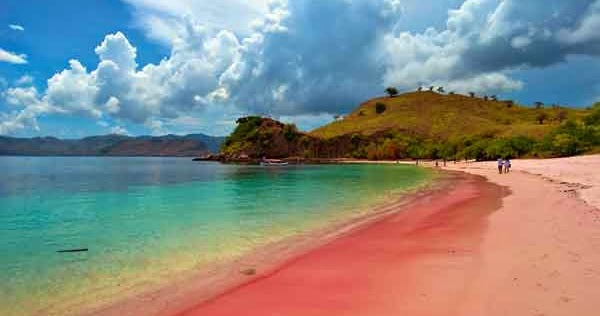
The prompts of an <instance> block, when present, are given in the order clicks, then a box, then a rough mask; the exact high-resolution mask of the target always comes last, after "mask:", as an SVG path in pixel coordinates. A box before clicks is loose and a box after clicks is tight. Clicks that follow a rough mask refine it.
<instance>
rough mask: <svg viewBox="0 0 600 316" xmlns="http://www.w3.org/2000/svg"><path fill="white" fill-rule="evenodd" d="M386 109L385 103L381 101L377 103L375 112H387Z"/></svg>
mask: <svg viewBox="0 0 600 316" xmlns="http://www.w3.org/2000/svg"><path fill="white" fill-rule="evenodd" d="M385 110H386V106H385V104H383V103H380V102H377V103H375V113H377V114H381V113H383V112H385Z"/></svg>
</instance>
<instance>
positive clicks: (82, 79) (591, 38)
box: [2, 0, 600, 134]
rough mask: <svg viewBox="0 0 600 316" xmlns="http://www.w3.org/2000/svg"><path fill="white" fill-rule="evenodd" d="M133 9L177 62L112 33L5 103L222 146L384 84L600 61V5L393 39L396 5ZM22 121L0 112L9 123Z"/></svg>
mask: <svg viewBox="0 0 600 316" xmlns="http://www.w3.org/2000/svg"><path fill="white" fill-rule="evenodd" d="M129 2H130V3H131V4H132V5H133V6H134V7H135V8H136V16H137V18H138V20H137V23H139V24H140V25H141V26H142V27H144V30H146V32H147V35H148V36H149V37H150V38H154V39H157V40H159V41H160V42H161V43H163V44H165V45H168V46H169V47H170V49H171V51H170V54H169V56H167V57H166V58H164V59H162V60H161V61H160V62H158V63H155V64H147V65H138V61H137V55H138V51H137V49H136V48H135V46H134V45H133V44H132V43H130V41H129V40H128V39H127V37H126V36H125V34H123V33H121V32H116V33H114V34H108V35H106V37H105V38H104V39H103V40H102V42H101V43H100V44H99V45H98V46H97V47H96V48H95V52H96V54H97V55H98V59H99V62H98V63H97V64H96V65H88V66H90V67H89V68H86V67H84V65H82V64H81V62H79V61H78V60H76V59H74V60H71V61H70V62H69V67H68V68H67V69H64V70H62V71H60V72H58V73H56V74H55V75H54V76H52V77H51V78H50V79H49V80H48V81H47V88H46V89H45V91H40V92H39V93H38V92H37V90H36V91H35V93H32V91H25V90H23V91H16V90H15V91H12V92H11V93H4V97H5V98H6V99H7V100H8V98H12V99H11V100H12V101H11V102H10V103H11V104H12V103H15V104H20V106H22V107H23V110H22V112H23V115H24V116H26V115H25V113H30V114H29V115H30V116H32V115H33V118H34V119H35V115H43V114H48V113H64V114H72V115H85V116H88V117H92V118H95V119H97V120H107V121H111V122H112V121H113V120H114V121H117V122H120V125H123V124H124V123H133V124H139V125H143V126H145V127H146V128H147V129H149V130H151V131H153V132H154V133H158V132H166V131H173V130H177V131H181V130H182V129H186V130H193V131H197V130H198V131H199V130H201V131H208V132H213V133H215V134H224V133H227V132H228V131H229V130H230V129H231V127H232V126H233V123H232V122H233V121H235V117H236V116H238V115H246V114H270V115H273V116H274V117H280V118H282V119H286V120H297V121H298V122H308V121H311V120H317V121H321V120H322V121H325V120H328V119H329V118H330V117H332V116H333V114H334V113H344V112H347V111H349V110H351V109H353V108H354V107H355V106H356V104H357V103H358V102H360V101H362V100H364V99H365V98H368V97H371V96H373V95H376V94H379V93H381V91H382V90H383V88H384V87H385V86H388V85H394V86H398V87H399V88H401V89H410V90H412V89H414V88H416V86H418V85H430V84H433V85H443V86H445V87H446V90H448V91H450V90H455V91H457V92H468V91H474V92H477V93H487V94H500V93H503V92H510V91H515V90H519V89H521V88H522V87H523V83H522V82H520V81H519V80H516V79H514V78H513V73H514V70H516V69H521V68H526V67H546V66H548V65H553V64H556V63H560V62H562V61H564V60H565V59H566V57H568V56H570V55H575V54H578V55H589V56H599V55H600V39H599V38H598V36H597V34H596V33H594V32H592V31H591V30H594V29H595V26H596V23H597V22H596V21H597V17H598V15H599V10H600V4H599V3H600V0H598V1H589V0H578V1H573V2H571V1H568V2H566V1H563V0H546V1H541V0H535V1H533V0H532V1H527V2H523V1H517V0H503V1H501V0H466V1H464V2H463V3H462V5H461V6H459V7H457V8H456V9H455V10H451V11H450V12H449V14H448V16H447V19H446V23H445V25H443V27H441V28H439V27H438V29H435V28H429V29H427V30H425V31H422V32H421V31H412V32H408V31H403V30H402V29H400V28H398V25H401V22H402V19H405V18H407V17H405V16H404V15H403V14H405V13H404V12H406V9H405V8H404V7H403V5H404V4H405V2H404V1H396V0H386V1H369V0H353V1H348V0H329V1H285V0H276V1H271V2H269V3H267V2H266V1H262V0H260V1H259V0H257V1H250V2H242V1H241V0H223V1H221V2H219V3H215V2H208V1H192V0H176V1H169V2H165V1H158V0H129ZM414 5H415V4H414V3H413V6H414ZM427 5H429V4H427ZM228 8H229V11H228V10H227V9H228ZM232 8H233V9H232ZM226 11H227V12H226ZM215 12H216V14H215ZM209 14H210V15H211V16H210V18H209V17H208V15H209ZM256 17H261V18H260V19H257V20H255V18H256ZM251 20H254V21H253V22H252V23H250V21H251ZM240 21H246V22H243V23H241V22H240ZM22 58H23V60H24V61H25V62H26V60H25V59H24V58H25V57H24V56H23V57H22ZM15 89H16V88H15ZM17 92H18V93H17ZM26 92H28V93H29V94H27V93H26ZM19 93H20V94H19ZM31 106H33V107H34V108H32V109H31V110H29V107H31ZM40 107H41V108H40ZM35 108H38V110H34V109H35ZM41 109H44V110H41ZM13 114H14V115H13ZM18 114H19V113H12V114H10V115H9V114H4V115H3V118H2V120H3V122H4V123H3V124H5V125H6V124H8V123H7V122H8V121H11V120H17V118H16V117H17V115H18ZM22 121H26V120H22ZM30 123H31V121H30ZM301 125H310V124H308V123H306V124H304V123H303V124H301ZM17 126H25V124H22V125H12V127H11V130H14V129H16V128H17ZM6 130H7V128H5V129H4V130H3V131H6Z"/></svg>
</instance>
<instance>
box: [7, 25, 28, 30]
mask: <svg viewBox="0 0 600 316" xmlns="http://www.w3.org/2000/svg"><path fill="white" fill-rule="evenodd" d="M8 27H9V28H10V29H11V30H13V31H21V32H23V31H25V28H24V27H23V26H21V25H18V24H9V25H8Z"/></svg>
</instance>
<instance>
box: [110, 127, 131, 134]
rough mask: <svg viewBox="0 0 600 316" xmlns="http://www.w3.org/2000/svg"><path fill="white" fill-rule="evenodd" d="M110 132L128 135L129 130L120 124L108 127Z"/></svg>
mask: <svg viewBox="0 0 600 316" xmlns="http://www.w3.org/2000/svg"><path fill="white" fill-rule="evenodd" d="M110 133H111V134H116V135H129V132H128V131H127V129H125V128H123V127H121V126H113V127H111V128H110Z"/></svg>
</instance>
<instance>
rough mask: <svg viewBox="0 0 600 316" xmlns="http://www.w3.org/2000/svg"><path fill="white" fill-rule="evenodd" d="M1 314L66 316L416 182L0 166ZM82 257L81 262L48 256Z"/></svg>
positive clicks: (155, 165) (190, 166) (53, 163)
mask: <svg viewBox="0 0 600 316" xmlns="http://www.w3.org/2000/svg"><path fill="white" fill-rule="evenodd" d="M0 170H2V181H1V183H0V228H1V231H0V253H1V254H2V255H1V256H0V271H2V274H1V276H0V282H1V283H0V291H1V292H0V314H1V315H7V316H12V315H31V314H34V313H35V312H36V311H40V310H41V311H43V312H42V313H43V314H44V315H68V314H69V313H70V312H72V311H74V309H73V308H72V306H85V305H87V304H92V303H94V304H97V303H105V302H110V301H111V299H114V298H115V297H121V296H122V295H123V293H127V291H130V290H131V289H138V288H143V287H147V286H149V285H157V284H158V285H160V284H162V283H165V282H167V281H169V280H173V279H174V278H176V277H177V276H178V275H181V274H182V273H183V272H185V271H191V270H194V269H201V268H202V266H203V265H207V264H211V263H212V264H214V263H215V262H217V263H219V262H227V261H228V260H231V259H232V258H235V257H236V256H239V255H242V254H244V253H247V252H249V251H252V249H253V248H255V247H257V246H261V245H265V244H268V243H270V242H275V241H279V240H282V239H283V238H286V237H289V236H293V235H295V234H298V233H303V232H308V231H310V230H313V229H317V228H319V227H324V226H326V225H329V224H331V223H333V222H337V221H341V220H346V219H348V218H351V217H353V216H359V215H363V214H364V212H365V210H368V208H367V206H369V205H372V204H374V203H378V202H380V201H382V199H383V198H385V196H386V195H387V194H389V193H391V192H396V191H404V190H410V189H412V188H415V187H417V186H419V185H422V184H423V183H425V182H426V181H427V180H428V179H429V178H430V175H429V174H428V172H427V171H425V170H423V169H418V168H415V167H412V166H401V165H323V166H289V167H276V168H263V167H258V166H237V165H221V164H215V163H196V162H192V161H190V160H189V159H185V158H81V157H68V158H53V157H43V158H31V157H0ZM70 248H89V251H88V252H82V253H57V252H56V251H57V250H61V249H70Z"/></svg>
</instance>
